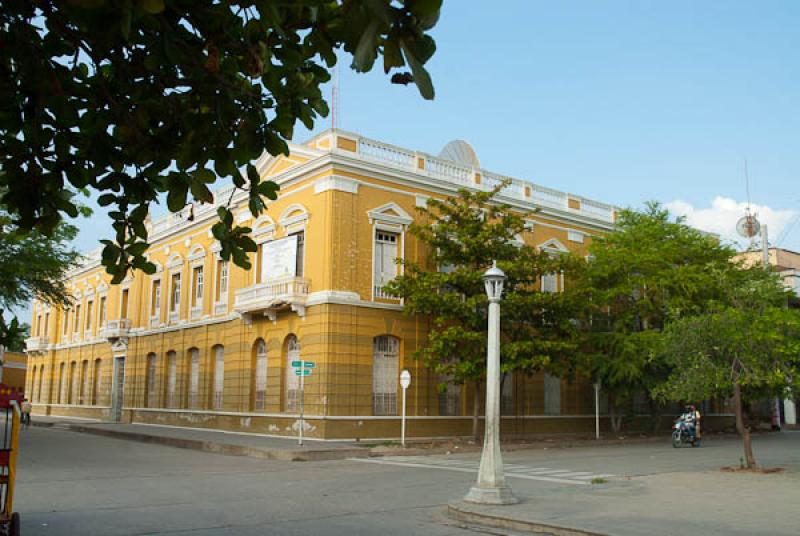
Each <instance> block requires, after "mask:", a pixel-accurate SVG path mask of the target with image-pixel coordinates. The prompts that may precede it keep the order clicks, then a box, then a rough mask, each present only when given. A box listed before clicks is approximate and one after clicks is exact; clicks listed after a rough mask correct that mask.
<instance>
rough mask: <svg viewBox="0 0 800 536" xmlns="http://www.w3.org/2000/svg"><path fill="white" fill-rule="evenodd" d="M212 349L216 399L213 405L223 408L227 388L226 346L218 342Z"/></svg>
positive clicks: (215, 407)
mask: <svg viewBox="0 0 800 536" xmlns="http://www.w3.org/2000/svg"><path fill="white" fill-rule="evenodd" d="M212 350H213V355H214V399H213V400H212V404H211V407H212V408H213V409H222V393H223V391H224V388H225V348H224V347H223V346H222V345H221V344H218V345H216V346H215V347H214V348H212Z"/></svg>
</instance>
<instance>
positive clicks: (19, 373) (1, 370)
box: [0, 351, 28, 391]
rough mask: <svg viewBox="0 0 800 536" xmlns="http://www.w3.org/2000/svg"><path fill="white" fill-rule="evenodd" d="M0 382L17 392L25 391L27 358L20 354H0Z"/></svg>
mask: <svg viewBox="0 0 800 536" xmlns="http://www.w3.org/2000/svg"><path fill="white" fill-rule="evenodd" d="M0 360H2V363H0V382H2V383H4V384H6V385H8V386H9V387H12V388H14V389H16V390H18V391H24V390H25V385H26V381H25V371H26V369H27V364H28V356H26V355H25V354H23V353H22V352H6V351H4V352H0Z"/></svg>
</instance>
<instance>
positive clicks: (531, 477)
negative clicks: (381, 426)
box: [348, 458, 591, 486]
mask: <svg viewBox="0 0 800 536" xmlns="http://www.w3.org/2000/svg"><path fill="white" fill-rule="evenodd" d="M348 460H349V461H352V462H360V463H374V464H378V465H397V466H400V467H418V468H420V469H430V468H435V469H442V470H444V471H458V472H461V473H477V472H478V470H477V468H471V469H470V468H466V467H455V466H444V465H431V464H426V463H413V462H405V461H396V460H387V459H383V460H377V459H371V458H348ZM506 476H509V477H514V478H524V479H525V480H540V481H542V482H554V483H556V484H572V485H573V486H589V485H591V484H589V482H584V481H582V480H568V479H566V478H556V477H550V476H538V475H530V474H523V473H512V472H509V473H506Z"/></svg>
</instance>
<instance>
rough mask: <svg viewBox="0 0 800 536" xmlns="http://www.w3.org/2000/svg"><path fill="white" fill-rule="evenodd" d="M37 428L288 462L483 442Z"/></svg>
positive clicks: (516, 445)
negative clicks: (299, 440)
mask: <svg viewBox="0 0 800 536" xmlns="http://www.w3.org/2000/svg"><path fill="white" fill-rule="evenodd" d="M32 424H33V426H43V427H50V428H53V429H60V430H69V431H72V432H81V433H86V434H95V435H102V436H106V437H113V438H117V439H127V440H131V441H140V442H144V443H153V444H159V445H166V446H172V447H178V448H186V449H194V450H201V451H205V452H215V453H218V454H226V455H230V456H249V457H251V458H262V459H274V460H286V461H324V460H343V459H347V458H360V457H368V456H397V455H403V456H426V455H434V454H454V453H469V452H473V453H478V452H480V450H481V444H480V443H477V442H474V441H465V440H464V439H463V438H461V439H458V438H455V439H452V440H433V441H432V440H420V439H413V440H409V441H408V443H407V446H406V448H403V447H401V446H400V444H399V442H397V441H362V442H356V441H348V440H342V441H330V440H328V441H324V440H319V439H305V440H304V445H303V446H300V445H298V444H297V439H296V438H289V437H271V436H266V435H260V434H247V433H237V432H226V431H222V430H210V429H203V428H180V427H172V426H162V425H155V424H124V423H112V422H108V421H95V420H91V419H74V418H68V417H53V416H43V415H34V416H33V422H32ZM654 441H663V437H660V436H656V437H629V438H614V437H611V438H604V439H602V440H600V441H598V440H595V439H588V438H585V437H571V436H568V435H562V436H542V437H539V438H533V439H525V440H511V441H504V442H503V444H502V449H503V452H513V451H519V450H535V449H544V450H547V449H554V448H573V447H586V446H591V447H602V446H612V445H622V444H632V443H649V442H654Z"/></svg>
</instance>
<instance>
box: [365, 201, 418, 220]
mask: <svg viewBox="0 0 800 536" xmlns="http://www.w3.org/2000/svg"><path fill="white" fill-rule="evenodd" d="M367 216H369V219H370V221H383V222H386V223H394V224H400V225H409V224H410V223H411V222H412V221H413V218H412V217H411V216H410V215H409V214H408V212H406V211H405V210H403V209H402V207H400V205H398V204H397V203H395V202H391V203H386V204H385V205H381V206H379V207H376V208H373V209H372V210H368V211H367Z"/></svg>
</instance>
